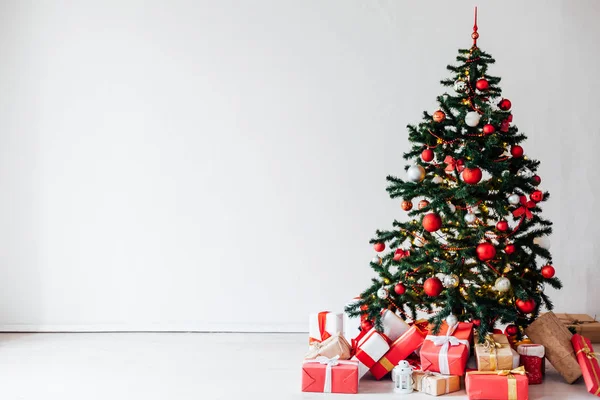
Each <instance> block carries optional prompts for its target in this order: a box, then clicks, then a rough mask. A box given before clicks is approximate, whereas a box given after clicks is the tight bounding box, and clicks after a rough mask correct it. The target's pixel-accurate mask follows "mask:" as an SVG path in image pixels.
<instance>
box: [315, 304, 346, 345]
mask: <svg viewBox="0 0 600 400" xmlns="http://www.w3.org/2000/svg"><path fill="white" fill-rule="evenodd" d="M339 332H343V317H342V314H339V313H332V312H329V311H322V312H320V313H313V314H310V316H309V317H308V336H309V338H308V343H309V344H311V345H312V344H313V343H320V342H322V341H324V340H327V339H329V337H331V336H333V335H335V334H336V333H339Z"/></svg>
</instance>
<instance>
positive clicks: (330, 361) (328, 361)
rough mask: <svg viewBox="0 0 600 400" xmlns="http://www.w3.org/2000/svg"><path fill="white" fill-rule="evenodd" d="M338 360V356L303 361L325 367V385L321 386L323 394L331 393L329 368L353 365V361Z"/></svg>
mask: <svg viewBox="0 0 600 400" xmlns="http://www.w3.org/2000/svg"><path fill="white" fill-rule="evenodd" d="M339 358H340V356H335V357H332V358H328V357H325V356H318V357H317V358H315V359H314V360H304V363H305V364H309V363H319V364H324V365H325V385H323V393H331V367H334V366H336V365H339V364H349V365H352V364H355V363H354V362H353V361H342V360H340V359H339Z"/></svg>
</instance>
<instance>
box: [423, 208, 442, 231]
mask: <svg viewBox="0 0 600 400" xmlns="http://www.w3.org/2000/svg"><path fill="white" fill-rule="evenodd" d="M441 227H442V217H440V216H439V215H438V214H436V213H429V214H426V215H425V216H424V217H423V228H424V229H425V230H426V231H427V232H435V231H437V230H438V229H440V228H441Z"/></svg>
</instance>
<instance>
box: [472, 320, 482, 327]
mask: <svg viewBox="0 0 600 400" xmlns="http://www.w3.org/2000/svg"><path fill="white" fill-rule="evenodd" d="M471 322H472V323H473V325H475V326H479V325H481V320H480V319H473V320H471Z"/></svg>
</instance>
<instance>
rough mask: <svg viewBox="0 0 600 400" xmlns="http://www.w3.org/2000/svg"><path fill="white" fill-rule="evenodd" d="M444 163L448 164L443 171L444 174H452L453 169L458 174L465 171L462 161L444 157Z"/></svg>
mask: <svg viewBox="0 0 600 400" xmlns="http://www.w3.org/2000/svg"><path fill="white" fill-rule="evenodd" d="M444 163H446V164H448V165H447V166H446V169H445V171H446V172H452V171H454V170H455V169H456V170H457V171H458V172H462V170H463V169H465V162H464V161H463V160H462V159H460V160H455V159H454V158H453V157H451V156H446V158H444Z"/></svg>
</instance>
